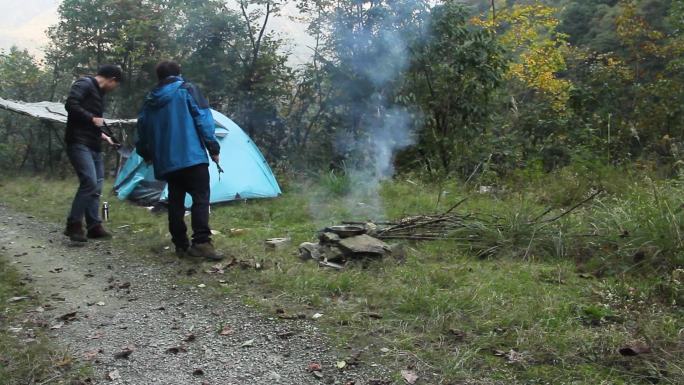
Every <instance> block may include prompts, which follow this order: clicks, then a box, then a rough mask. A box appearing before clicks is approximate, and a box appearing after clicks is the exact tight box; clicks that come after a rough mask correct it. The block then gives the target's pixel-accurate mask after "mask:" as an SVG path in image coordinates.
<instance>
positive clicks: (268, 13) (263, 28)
mask: <svg viewBox="0 0 684 385" xmlns="http://www.w3.org/2000/svg"><path fill="white" fill-rule="evenodd" d="M269 16H271V2H270V1H269V2H268V3H266V16H265V17H264V24H263V25H262V26H261V31H259V37H258V38H257V41H256V45H255V46H254V51H253V54H252V68H255V66H256V61H257V57H258V56H259V48H260V47H261V39H262V38H263V37H264V31H266V25H267V24H268V18H269ZM252 41H254V40H252Z"/></svg>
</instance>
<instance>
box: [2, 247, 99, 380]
mask: <svg viewBox="0 0 684 385" xmlns="http://www.w3.org/2000/svg"><path fill="white" fill-rule="evenodd" d="M22 296H29V297H30V296H31V294H30V293H29V291H28V289H27V287H25V286H23V285H22V283H21V281H20V276H19V274H18V273H17V272H16V270H14V269H13V268H12V267H11V266H10V265H9V263H8V262H7V261H6V260H4V259H0V306H2V313H1V314H0V384H6V385H34V384H45V383H52V384H71V383H77V382H75V381H77V380H78V379H83V378H87V377H88V376H89V373H90V369H89V368H88V367H86V366H83V365H81V364H78V363H76V362H74V360H73V358H72V357H71V355H70V354H69V352H67V351H64V350H62V349H59V348H57V347H56V346H55V345H54V344H53V343H52V342H50V341H49V340H48V338H47V336H46V335H45V334H46V333H45V331H44V330H42V329H41V326H40V325H39V324H37V323H35V322H33V321H32V317H31V315H30V314H29V313H28V310H30V309H31V308H33V309H35V308H36V307H38V306H39V302H38V300H37V299H34V298H30V299H27V300H24V301H20V302H15V303H9V302H8V300H9V299H10V298H12V297H22ZM11 328H15V329H19V328H21V329H22V330H21V331H17V332H13V331H12V330H11ZM27 330H33V335H31V336H30V337H29V336H27V335H26V331H27ZM72 381H74V382H72Z"/></svg>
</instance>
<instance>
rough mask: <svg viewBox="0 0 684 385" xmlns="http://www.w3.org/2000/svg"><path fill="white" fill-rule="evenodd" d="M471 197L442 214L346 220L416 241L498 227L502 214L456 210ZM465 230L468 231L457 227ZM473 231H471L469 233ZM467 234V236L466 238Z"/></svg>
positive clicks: (381, 235)
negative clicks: (487, 215) (458, 211)
mask: <svg viewBox="0 0 684 385" xmlns="http://www.w3.org/2000/svg"><path fill="white" fill-rule="evenodd" d="M601 192H602V191H601V190H599V191H596V192H594V193H593V194H591V195H590V196H589V197H588V198H586V199H584V200H583V201H581V202H579V203H577V204H575V205H574V206H572V207H570V208H568V209H566V210H564V211H562V212H561V213H560V214H558V215H555V216H552V217H548V216H547V215H548V214H550V213H551V211H552V209H551V208H549V209H548V210H546V211H544V212H543V213H541V214H540V215H538V216H536V217H535V218H534V219H531V220H529V222H527V223H526V225H529V226H531V227H537V228H540V227H539V226H542V225H544V224H548V223H551V222H555V221H557V220H559V219H560V218H562V217H564V216H566V215H568V214H570V213H571V212H573V211H574V210H576V209H577V208H579V207H580V206H582V205H584V204H585V203H587V202H589V201H591V200H592V199H594V198H595V197H596V196H597V195H599V194H600V193H601ZM466 200H467V198H464V199H462V200H460V201H458V202H457V203H456V204H454V205H453V206H452V207H451V208H449V210H447V211H445V212H444V213H441V214H432V215H414V216H409V217H406V218H402V219H399V220H397V221H394V222H374V221H370V222H349V221H346V222H342V223H343V224H345V225H361V226H365V227H366V229H367V232H368V234H369V235H371V236H374V237H376V238H378V239H382V240H393V239H394V240H397V239H405V240H414V241H429V240H445V239H448V240H457V241H469V240H472V237H476V236H475V235H474V234H477V233H478V231H477V230H478V229H481V228H482V227H483V226H495V227H498V226H499V224H498V222H500V220H501V218H497V217H496V216H491V217H484V216H479V215H478V216H476V215H475V214H472V213H470V214H459V213H456V208H458V207H459V206H460V205H461V204H462V203H463V202H465V201H466ZM457 230H465V231H457ZM470 230H473V231H470ZM468 234H470V235H468ZM464 236H466V237H467V238H463V237H464Z"/></svg>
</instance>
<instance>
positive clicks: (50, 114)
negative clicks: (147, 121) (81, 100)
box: [0, 98, 136, 126]
mask: <svg viewBox="0 0 684 385" xmlns="http://www.w3.org/2000/svg"><path fill="white" fill-rule="evenodd" d="M0 108H2V109H4V110H8V111H12V112H16V113H19V114H22V115H26V116H31V117H34V118H38V119H41V120H46V121H49V122H54V123H62V124H66V121H67V112H66V109H64V104H61V103H55V102H37V103H26V102H16V101H13V100H6V99H3V98H0ZM105 121H106V122H107V124H108V125H110V126H123V125H134V124H135V123H136V119H105Z"/></svg>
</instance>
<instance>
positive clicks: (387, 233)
mask: <svg viewBox="0 0 684 385" xmlns="http://www.w3.org/2000/svg"><path fill="white" fill-rule="evenodd" d="M600 193H601V191H597V192H595V193H593V194H591V195H590V196H589V197H588V198H587V199H585V200H583V201H582V202H579V203H577V204H576V205H574V206H572V207H570V208H568V209H566V210H563V211H561V213H560V214H557V215H555V216H551V217H549V214H550V213H551V211H552V209H548V210H546V211H544V212H542V213H540V214H538V215H531V216H530V217H528V218H524V217H522V218H519V220H520V221H519V222H518V223H517V224H514V226H511V223H508V222H507V221H505V220H503V218H500V217H497V216H494V215H490V216H483V215H476V214H473V213H465V214H461V213H458V212H457V211H456V209H457V208H458V207H459V206H460V205H461V204H462V203H463V202H464V201H465V199H463V200H461V201H459V202H458V203H456V204H455V205H453V206H452V207H451V208H450V209H449V210H447V211H445V212H443V213H441V214H430V215H413V216H408V217H405V218H402V219H399V220H396V221H393V222H375V221H367V222H349V221H347V222H342V225H340V226H330V227H327V228H325V229H323V230H321V231H320V232H319V240H318V242H317V243H313V242H305V243H302V244H301V245H300V247H299V252H300V256H301V257H302V258H303V259H313V260H315V261H318V262H319V264H320V265H321V266H325V267H332V268H337V269H342V268H343V267H344V265H345V264H346V263H347V262H349V261H352V260H360V259H378V258H383V257H387V256H392V255H393V254H396V253H397V252H398V251H397V250H400V248H398V247H397V246H390V245H389V244H388V243H385V242H391V241H395V242H396V241H401V240H406V241H431V240H452V241H456V242H459V243H462V244H464V245H467V246H468V247H469V249H471V250H473V251H475V252H476V253H477V254H478V255H481V256H483V255H491V254H494V253H496V251H497V250H498V249H502V248H504V247H507V246H511V244H514V243H515V242H514V241H515V240H516V239H517V240H518V241H520V240H521V239H522V241H520V242H519V243H520V244H521V245H522V246H524V247H526V248H527V250H526V253H527V252H528V251H529V248H530V246H531V244H532V242H533V240H534V239H535V238H536V239H539V238H544V236H545V235H549V236H551V235H552V233H553V231H554V230H553V228H551V227H549V226H547V225H548V224H550V223H552V222H555V221H557V220H559V219H560V218H562V217H564V216H566V215H568V214H570V213H571V212H572V211H574V210H576V209H577V208H579V207H580V206H582V205H583V204H584V203H586V202H588V201H590V200H592V199H593V198H594V197H596V196H597V195H598V194H600ZM516 217H521V216H520V215H518V214H516ZM546 233H549V234H546ZM508 238H511V239H508ZM513 246H515V244H514V245H513ZM395 256H396V255H395Z"/></svg>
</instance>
